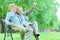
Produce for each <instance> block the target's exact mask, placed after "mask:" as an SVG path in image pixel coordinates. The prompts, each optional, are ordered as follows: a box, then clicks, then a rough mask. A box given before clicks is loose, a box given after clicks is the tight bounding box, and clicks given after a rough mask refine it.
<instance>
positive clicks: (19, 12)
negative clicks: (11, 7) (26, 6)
mask: <svg viewBox="0 0 60 40" xmlns="http://www.w3.org/2000/svg"><path fill="white" fill-rule="evenodd" d="M22 11H23V9H22V7H21V6H18V7H17V13H18V14H19V15H21V14H22Z"/></svg>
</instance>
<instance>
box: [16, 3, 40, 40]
mask: <svg viewBox="0 0 60 40" xmlns="http://www.w3.org/2000/svg"><path fill="white" fill-rule="evenodd" d="M35 6H36V3H35V2H34V5H33V7H32V8H31V9H30V10H29V11H27V12H23V9H22V7H21V6H20V7H17V12H16V13H17V14H16V15H19V16H17V17H18V18H19V19H20V22H21V24H22V25H23V26H24V27H28V28H33V32H34V34H35V37H36V40H40V39H39V36H40V35H39V33H38V24H37V22H36V21H35V22H33V23H31V22H29V20H27V18H26V17H27V16H28V15H29V14H30V13H31V12H32V11H33V9H35Z"/></svg>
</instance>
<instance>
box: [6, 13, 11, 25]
mask: <svg viewBox="0 0 60 40" xmlns="http://www.w3.org/2000/svg"><path fill="white" fill-rule="evenodd" d="M10 18H11V14H10V13H7V15H6V18H5V23H6V24H7V25H10V22H9V20H10Z"/></svg>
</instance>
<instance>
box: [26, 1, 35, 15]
mask: <svg viewBox="0 0 60 40" xmlns="http://www.w3.org/2000/svg"><path fill="white" fill-rule="evenodd" d="M35 7H36V3H35V2H34V5H33V7H32V8H31V9H30V10H29V11H27V12H26V16H28V15H29V14H30V13H31V12H32V11H33V10H34V9H35Z"/></svg>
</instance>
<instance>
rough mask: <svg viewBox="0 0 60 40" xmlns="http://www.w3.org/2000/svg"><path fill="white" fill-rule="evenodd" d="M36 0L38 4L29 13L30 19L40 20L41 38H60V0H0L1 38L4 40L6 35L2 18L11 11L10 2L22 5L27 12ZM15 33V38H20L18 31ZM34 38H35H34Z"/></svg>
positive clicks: (17, 39) (16, 39) (46, 39)
mask: <svg viewBox="0 0 60 40" xmlns="http://www.w3.org/2000/svg"><path fill="white" fill-rule="evenodd" d="M34 2H36V3H37V5H36V8H35V9H34V11H33V12H32V13H31V14H30V15H29V20H30V21H31V22H33V21H37V22H38V25H39V26H38V27H39V31H40V34H41V40H60V0H0V40H3V38H2V37H4V24H3V22H2V19H5V17H6V14H7V12H9V9H8V7H9V4H11V3H14V4H16V5H17V6H22V8H23V11H24V12H25V11H27V10H29V9H30V8H31V7H32V6H33V3H34ZM13 35H14V39H15V40H19V39H20V38H19V37H18V36H17V35H19V34H18V33H15V34H13ZM7 40H8V39H7ZM9 40H10V39H9ZM32 40H35V39H34V38H32Z"/></svg>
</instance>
